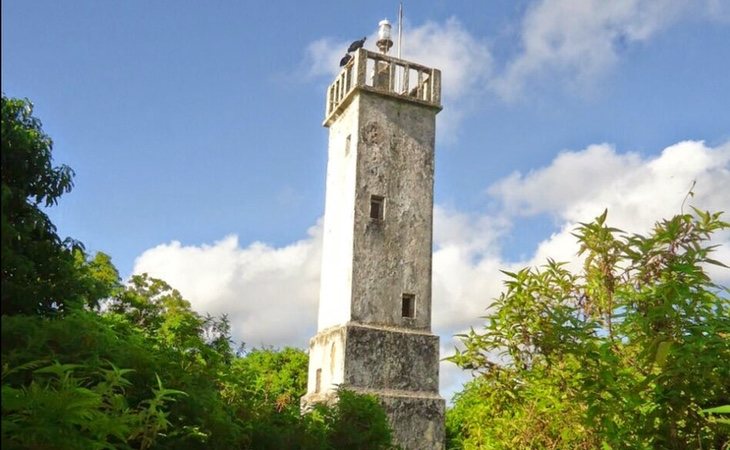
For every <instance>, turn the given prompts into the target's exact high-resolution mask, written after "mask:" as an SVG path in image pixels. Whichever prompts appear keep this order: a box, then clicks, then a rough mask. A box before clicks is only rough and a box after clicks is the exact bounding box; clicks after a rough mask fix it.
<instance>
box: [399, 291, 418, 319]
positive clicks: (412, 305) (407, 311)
mask: <svg viewBox="0 0 730 450" xmlns="http://www.w3.org/2000/svg"><path fill="white" fill-rule="evenodd" d="M401 315H402V316H403V317H408V318H409V319H412V318H414V317H416V296H415V295H413V294H403V303H402V307H401Z"/></svg>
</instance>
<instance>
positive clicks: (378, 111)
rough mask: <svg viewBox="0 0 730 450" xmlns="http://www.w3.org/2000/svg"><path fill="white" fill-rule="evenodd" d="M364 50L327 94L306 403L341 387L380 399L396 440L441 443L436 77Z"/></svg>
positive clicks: (412, 446)
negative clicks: (434, 327) (435, 263)
mask: <svg viewBox="0 0 730 450" xmlns="http://www.w3.org/2000/svg"><path fill="white" fill-rule="evenodd" d="M379 38H380V39H379V41H378V47H379V48H380V49H381V53H375V52H371V51H368V50H365V49H359V50H357V52H356V53H355V54H354V57H353V58H352V59H351V60H350V61H349V62H348V63H347V64H346V65H345V66H344V67H343V69H342V71H341V72H340V73H339V75H338V76H337V77H336V79H335V80H334V82H333V83H332V84H331V85H330V86H329V88H328V90H327V105H326V114H325V121H324V126H325V127H328V128H329V156H328V165H327V194H326V203H325V216H324V244H323V258H322V278H321V287H320V299H319V319H318V327H317V334H316V335H315V336H314V337H313V338H312V339H311V341H310V349H309V381H308V388H307V394H306V395H305V397H304V398H303V399H302V404H303V405H304V406H305V407H306V406H307V405H309V404H311V403H315V402H322V401H329V400H331V399H332V398H333V397H334V395H335V393H336V389H337V386H338V385H341V386H343V387H346V388H348V389H350V390H353V391H356V392H360V393H368V394H374V395H376V396H377V397H378V398H379V399H380V400H381V403H382V404H383V406H384V407H385V410H386V412H387V414H388V416H389V418H390V421H391V425H392V426H393V429H394V436H395V439H396V442H397V443H398V444H399V445H400V446H402V447H403V448H404V449H408V450H431V449H433V450H441V449H442V448H443V446H444V400H443V399H442V398H441V397H440V395H439V393H438V386H439V383H438V378H439V374H438V369H439V338H438V336H435V335H434V334H432V332H431V252H432V235H433V179H434V141H435V132H436V114H437V113H438V112H439V111H440V110H441V73H440V71H439V70H437V69H432V68H428V67H425V66H422V65H419V64H415V63H412V62H409V61H405V60H402V59H398V58H393V57H390V56H388V55H387V54H386V52H387V51H388V50H389V49H390V46H391V45H392V42H390V24H388V23H387V22H381V28H380V35H379Z"/></svg>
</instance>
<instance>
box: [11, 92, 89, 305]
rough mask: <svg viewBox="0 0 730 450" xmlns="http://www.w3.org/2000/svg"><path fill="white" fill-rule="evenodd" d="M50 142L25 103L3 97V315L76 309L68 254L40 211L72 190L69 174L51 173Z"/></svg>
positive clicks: (67, 244) (68, 243) (68, 244)
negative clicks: (70, 304)
mask: <svg viewBox="0 0 730 450" xmlns="http://www.w3.org/2000/svg"><path fill="white" fill-rule="evenodd" d="M52 147H53V142H52V141H51V139H50V138H49V137H48V136H47V135H46V134H45V133H44V132H43V130H42V129H41V123H40V121H39V120H38V119H37V118H35V117H34V116H33V105H32V104H31V103H30V102H29V101H27V100H19V99H8V98H6V97H5V95H4V94H3V96H2V153H1V157H2V166H1V167H2V219H1V222H2V233H1V239H2V293H1V294H0V297H1V298H2V312H3V314H15V313H44V314H48V313H56V312H58V311H62V310H63V309H64V307H65V306H66V305H67V304H68V303H69V302H73V303H80V302H81V301H82V298H81V297H82V295H81V292H80V289H79V288H80V286H79V285H77V284H76V283H75V282H74V280H75V264H74V256H73V253H72V250H73V249H74V248H79V247H80V244H79V243H77V242H75V241H73V240H70V239H61V238H60V237H59V236H58V234H57V233H56V227H55V226H54V225H53V223H52V222H51V220H50V219H49V218H48V216H47V215H46V214H45V213H44V212H43V210H42V208H44V207H50V206H54V205H56V204H57V202H58V199H59V197H60V196H61V195H62V194H64V193H66V192H69V191H70V190H71V188H72V187H73V175H74V173H73V170H71V168H69V167H67V166H59V167H53V164H52V156H51V150H52Z"/></svg>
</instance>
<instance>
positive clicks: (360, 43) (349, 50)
mask: <svg viewBox="0 0 730 450" xmlns="http://www.w3.org/2000/svg"><path fill="white" fill-rule="evenodd" d="M367 38H368V37H367V36H365V37H364V38H362V39H360V40H359V41H355V42H353V43H352V44H350V46H349V47H347V53H352V52H354V51H355V50H357V49H359V48H362V46H363V45H365V39H367Z"/></svg>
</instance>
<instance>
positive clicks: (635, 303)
mask: <svg viewBox="0 0 730 450" xmlns="http://www.w3.org/2000/svg"><path fill="white" fill-rule="evenodd" d="M726 228H728V224H727V223H725V222H723V221H721V220H720V214H719V213H709V212H703V211H699V210H695V211H694V214H682V215H677V216H675V217H673V218H671V219H667V220H662V221H660V222H658V223H657V224H656V225H655V227H654V229H653V231H652V232H651V233H650V234H649V235H647V236H644V235H637V234H627V233H624V232H622V231H621V230H618V229H615V228H611V227H609V226H607V225H606V213H605V212H604V214H602V215H601V216H600V217H598V218H596V219H595V220H594V221H593V222H591V223H584V224H581V225H580V227H579V228H578V229H577V231H576V233H575V236H576V237H577V239H578V241H579V243H580V254H581V255H582V256H583V257H584V264H583V269H582V271H580V272H579V273H572V272H570V271H569V270H568V269H567V268H566V265H565V264H561V263H557V262H554V261H548V263H547V264H546V265H545V266H543V267H541V268H539V269H530V268H526V269H523V270H521V271H519V272H516V273H509V272H505V274H506V275H507V277H508V279H507V281H506V283H505V284H506V291H505V292H504V293H503V294H502V295H501V296H500V297H499V298H498V299H496V301H495V302H494V304H493V305H492V307H491V309H490V313H489V315H488V316H487V317H486V324H485V325H484V328H483V329H482V330H479V331H477V330H471V331H470V332H469V333H468V334H466V335H464V336H462V342H463V344H464V349H463V350H462V351H457V353H456V354H455V355H453V356H452V357H450V360H451V361H453V362H455V363H456V364H458V365H459V366H461V367H462V368H464V369H469V370H472V371H475V372H477V373H478V374H479V376H478V377H477V378H476V379H475V380H474V381H472V382H471V383H469V384H468V385H467V386H466V387H465V389H464V391H463V392H461V393H460V394H458V395H457V396H456V398H455V403H454V407H453V409H452V410H451V411H450V412H449V415H448V421H447V426H448V429H449V434H450V446H451V448H464V449H477V448H479V449H481V448H484V449H487V448H489V449H492V448H494V449H500V448H504V449H507V448H509V449H517V448H522V449H528V448H529V449H539V448H545V449H548V448H550V449H553V448H555V449H557V448H561V449H581V448H585V449H593V448H603V449H654V448H665V449H686V448H706V449H710V448H721V447H722V448H725V447H727V446H728V436H729V435H728V429H727V427H725V428H723V424H722V423H721V422H718V421H717V420H712V418H708V414H706V413H703V408H709V407H714V406H720V405H727V404H730V300H729V298H730V296H729V295H728V294H729V292H728V290H727V289H725V288H722V287H719V286H717V285H715V284H714V283H713V282H712V280H711V279H710V277H709V276H708V273H707V267H708V266H709V265H715V266H724V264H723V263H721V262H719V261H716V260H714V259H712V258H711V255H712V251H713V249H714V246H713V245H710V243H709V242H708V241H709V240H710V238H711V236H712V234H713V233H716V232H718V231H720V230H724V229H726Z"/></svg>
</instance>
